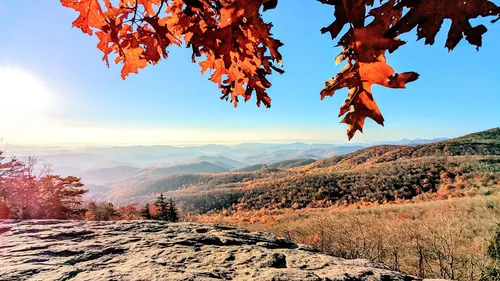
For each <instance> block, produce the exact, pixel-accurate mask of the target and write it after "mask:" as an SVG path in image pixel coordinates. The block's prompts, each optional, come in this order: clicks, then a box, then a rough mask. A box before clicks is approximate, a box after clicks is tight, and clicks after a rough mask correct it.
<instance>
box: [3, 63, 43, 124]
mask: <svg viewBox="0 0 500 281" xmlns="http://www.w3.org/2000/svg"><path fill="white" fill-rule="evenodd" d="M50 103H51V95H50V92H49V90H48V88H47V87H46V86H45V85H44V83H43V82H42V81H41V80H40V79H39V78H38V77H36V76H35V75H33V74H32V73H30V72H28V71H26V70H23V69H21V68H16V67H4V66H0V114H1V115H2V116H6V114H7V115H8V116H9V117H11V118H14V117H16V116H17V117H26V116H33V115H37V114H39V113H40V112H41V111H43V110H44V109H46V108H47V107H48V106H49V105H50Z"/></svg>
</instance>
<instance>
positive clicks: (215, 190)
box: [108, 128, 500, 212]
mask: <svg viewBox="0 0 500 281" xmlns="http://www.w3.org/2000/svg"><path fill="white" fill-rule="evenodd" d="M301 161H304V162H301ZM278 163H279V164H278ZM278 163H275V164H272V163H271V164H266V165H264V164H258V165H250V166H245V167H242V168H239V169H234V170H233V171H230V172H223V173H217V174H204V175H201V174H198V175H195V174H194V175H170V176H168V177H158V178H155V179H152V180H151V181H149V182H142V183H139V184H138V185H135V186H133V185H132V186H128V187H127V189H126V190H128V191H127V192H124V189H122V188H120V186H118V185H117V186H115V187H114V189H113V191H112V192H111V193H110V194H112V196H110V197H108V198H109V199H112V198H115V200H118V201H120V200H125V201H127V202H128V201H134V200H138V201H140V200H146V199H150V198H152V197H153V196H154V194H156V193H158V192H167V194H168V196H172V197H175V198H177V199H176V200H178V202H179V204H180V205H181V206H183V208H184V209H185V211H187V212H191V211H196V212H207V211H209V210H213V209H215V210H218V209H219V210H220V209H221V208H243V209H261V208H292V207H293V208H304V207H322V206H329V205H331V204H341V203H342V204H350V203H355V202H359V201H361V200H364V201H367V202H385V201H391V200H395V199H396V198H399V199H412V198H414V197H416V196H423V195H425V194H433V193H435V192H437V191H438V190H440V188H442V187H443V186H450V187H449V188H452V190H453V189H454V188H459V190H462V189H463V190H462V191H459V190H457V191H456V192H485V193H488V192H491V191H489V190H490V189H491V188H497V187H498V185H499V182H500V129H499V128H494V129H491V130H487V131H483V132H478V133H474V134H470V135H466V136H463V137H459V138H455V139H450V140H443V141H439V142H435V143H429V144H420V145H379V146H373V147H368V148H364V149H360V150H357V151H355V152H351V153H347V154H344V155H340V156H333V157H330V158H325V159H319V160H314V159H303V160H293V161H284V162H281V163H280V162H278ZM287 164H289V165H290V166H287ZM273 165H274V167H275V168H270V167H273ZM467 186H469V187H467ZM473 186H475V187H473ZM466 187H467V188H469V189H470V188H472V189H470V190H469V189H467V188H466ZM139 190H140V191H139ZM474 190H477V191H474ZM116 198H118V199H116Z"/></svg>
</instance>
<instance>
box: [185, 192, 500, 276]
mask: <svg viewBox="0 0 500 281" xmlns="http://www.w3.org/2000/svg"><path fill="white" fill-rule="evenodd" d="M191 219H193V220H197V221H204V222H217V223H224V224H230V225H238V226H243V227H247V228H249V229H251V230H262V231H263V230H265V231H271V232H274V233H276V234H278V235H280V236H283V237H287V238H289V239H290V240H292V241H294V242H297V243H303V244H309V245H313V246H315V247H316V248H318V249H321V250H323V251H325V252H327V253H330V254H333V255H336V256H339V257H344V258H366V259H370V260H373V261H377V262H382V263H384V264H386V265H388V266H390V267H391V268H393V269H395V270H400V271H403V272H407V273H410V274H413V275H416V276H420V277H426V278H447V279H453V280H460V281H465V280H467V281H469V280H471V281H472V280H479V278H480V276H481V274H482V273H483V271H484V270H485V269H486V268H487V266H489V265H491V263H492V262H493V261H492V260H491V259H490V258H489V257H488V256H487V255H486V248H487V244H488V241H489V240H490V239H491V238H492V237H493V235H494V232H495V228H496V224H497V223H499V222H500V197H497V196H479V197H473V198H471V197H464V198H455V199H449V200H442V201H432V202H422V203H407V204H394V205H379V206H370V207H359V206H358V207H355V208H329V209H309V210H300V211H292V210H276V211H272V210H271V211H270V210H260V211H240V212H238V211H237V212H233V213H225V214H222V213H220V214H216V215H209V216H207V215H204V216H198V217H193V218H191Z"/></svg>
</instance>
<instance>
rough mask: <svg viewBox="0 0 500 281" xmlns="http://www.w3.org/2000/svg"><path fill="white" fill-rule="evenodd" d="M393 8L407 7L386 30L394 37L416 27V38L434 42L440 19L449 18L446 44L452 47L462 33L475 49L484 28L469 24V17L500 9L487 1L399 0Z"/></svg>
mask: <svg viewBox="0 0 500 281" xmlns="http://www.w3.org/2000/svg"><path fill="white" fill-rule="evenodd" d="M397 7H406V8H409V9H410V10H409V11H408V12H407V13H406V14H405V16H404V17H403V18H401V20H399V21H398V22H397V23H396V24H395V25H394V26H392V27H391V28H390V29H389V30H388V31H387V33H386V36H388V37H394V36H397V35H399V34H402V33H406V32H408V31H410V30H412V29H413V28H415V27H418V28H417V36H418V39H422V38H425V44H430V45H432V44H434V41H435V38H436V34H437V33H438V31H439V30H440V28H441V25H442V24H443V21H444V19H450V20H451V27H450V30H449V31H448V38H447V40H446V47H447V48H448V49H449V50H453V49H454V48H455V47H456V46H457V44H458V43H459V42H460V40H462V38H463V36H464V35H465V36H466V39H467V40H468V41H469V43H470V44H473V45H476V46H477V47H478V48H479V47H481V45H482V35H483V34H484V33H485V32H486V31H487V29H486V27H485V26H484V25H477V26H474V27H473V26H472V25H471V23H470V19H473V18H477V17H479V16H482V17H486V16H500V9H499V7H498V6H497V5H495V4H494V3H493V2H491V1H487V0H463V1H456V0H439V1H435V0H422V1H416V0H402V1H400V3H398V5H397Z"/></svg>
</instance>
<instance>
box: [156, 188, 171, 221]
mask: <svg viewBox="0 0 500 281" xmlns="http://www.w3.org/2000/svg"><path fill="white" fill-rule="evenodd" d="M167 205H168V203H167V201H165V197H164V196H163V193H160V196H158V199H156V202H155V206H156V207H157V208H158V209H159V212H158V214H157V215H156V217H155V219H157V220H162V221H167V220H168V212H167V210H168V206H167Z"/></svg>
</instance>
